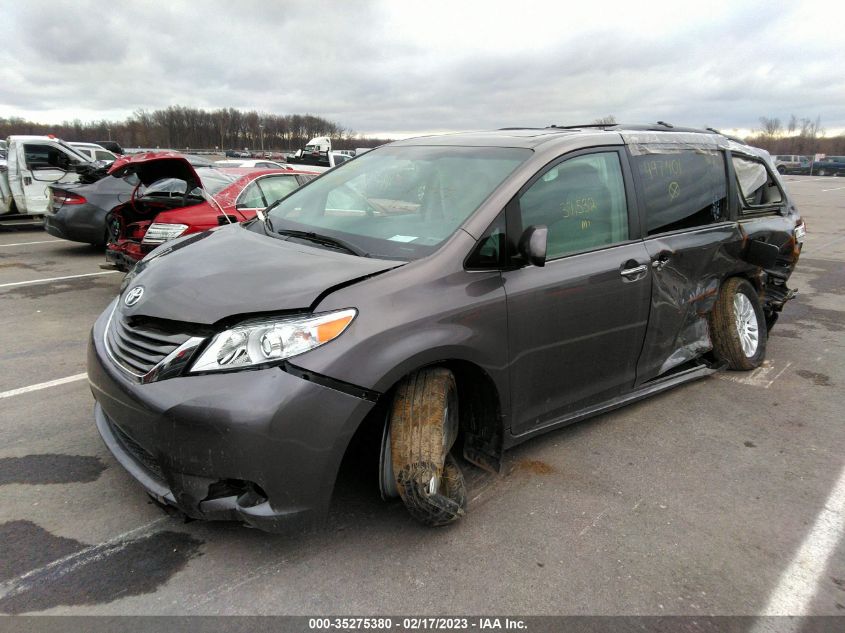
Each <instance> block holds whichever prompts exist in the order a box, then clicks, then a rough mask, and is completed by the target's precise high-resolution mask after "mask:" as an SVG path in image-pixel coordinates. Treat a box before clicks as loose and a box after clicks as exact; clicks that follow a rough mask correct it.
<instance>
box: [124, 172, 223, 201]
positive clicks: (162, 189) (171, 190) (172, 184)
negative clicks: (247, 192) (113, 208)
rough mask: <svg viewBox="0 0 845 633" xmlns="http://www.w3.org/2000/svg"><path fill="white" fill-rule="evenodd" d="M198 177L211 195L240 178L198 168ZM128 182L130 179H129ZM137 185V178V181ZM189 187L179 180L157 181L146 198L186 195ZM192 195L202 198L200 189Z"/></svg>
mask: <svg viewBox="0 0 845 633" xmlns="http://www.w3.org/2000/svg"><path fill="white" fill-rule="evenodd" d="M197 175H198V176H199V177H200V180H201V181H202V186H203V187H204V188H205V190H206V191H207V192H208V193H210V194H211V195H214V194H216V193H217V192H219V191H221V190H222V189H223V188H224V187H228V186H229V185H231V184H232V183H233V182H235V180H237V179H238V178H239V176H234V175H230V174H224V173H223V172H221V171H217V170H216V169H206V168H198V169H197ZM127 181H128V179H127ZM135 183H137V177H136V179H135ZM187 187H188V184H187V183H186V182H185V181H184V180H180V179H179V178H163V179H162V180H157V181H156V182H154V183H153V184H151V185H150V186H149V187H148V188H147V189H146V190H145V191H144V195H145V196H161V195H166V196H170V195H171V194H179V195H184V194H185V189H186V188H187ZM190 195H193V196H197V197H202V194H201V193H200V190H199V188H198V187H197V188H195V189H194V190H193V191H191V192H190Z"/></svg>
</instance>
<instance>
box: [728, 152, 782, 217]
mask: <svg viewBox="0 0 845 633" xmlns="http://www.w3.org/2000/svg"><path fill="white" fill-rule="evenodd" d="M732 162H733V167H734V173H736V181H737V185H738V186H739V195H740V198H741V200H742V206H743V212H744V213H754V212H757V211H759V209H758V208H755V207H767V206H771V205H774V204H779V203H780V202H782V201H783V194H781V191H780V188H779V187H778V186H777V183H775V180H774V178H773V177H772V176H771V174H769V171H768V170H767V169H766V166H765V165H764V164H763V163H762V162H761V161H758V160H753V159H750V158H743V157H741V156H734V157H733V159H732Z"/></svg>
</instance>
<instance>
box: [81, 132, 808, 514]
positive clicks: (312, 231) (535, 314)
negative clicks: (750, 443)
mask: <svg viewBox="0 0 845 633" xmlns="http://www.w3.org/2000/svg"><path fill="white" fill-rule="evenodd" d="M769 165H770V162H769V157H768V154H767V153H765V152H763V151H762V150H756V149H754V148H752V147H749V146H748V145H744V144H742V143H740V142H737V141H735V140H733V139H729V138H726V137H724V136H721V135H719V134H715V133H710V132H706V131H700V130H690V129H679V128H670V127H669V126H666V125H665V124H663V125H656V126H641V127H638V126H621V125H620V126H617V125H612V126H605V129H593V128H591V127H590V126H586V127H584V128H576V129H566V128H544V129H508V130H500V131H494V132H489V133H473V134H455V135H446V136H440V137H425V138H420V139H408V140H403V141H398V142H395V143H392V144H390V145H385V146H382V147H380V148H378V149H374V150H372V151H370V152H367V153H366V154H364V155H363V156H360V157H358V158H356V159H355V160H353V161H350V162H349V163H348V164H344V165H341V166H339V167H337V168H336V169H334V170H332V171H330V172H327V173H325V174H324V175H322V176H321V177H319V178H317V179H315V180H313V181H311V182H310V183H308V184H306V185H305V186H303V187H301V188H300V189H298V190H296V191H294V192H293V193H291V194H290V195H288V196H287V197H285V198H283V199H282V200H281V201H279V202H277V203H275V204H273V205H271V206H270V207H269V208H268V209H266V210H265V211H264V212H263V213H262V214H260V216H259V218H257V219H256V220H254V221H252V222H250V223H246V224H233V225H229V226H223V227H216V228H215V229H214V230H210V231H206V232H204V233H198V234H194V235H191V236H188V237H185V238H180V239H176V240H173V241H170V242H167V243H166V244H164V245H162V246H160V247H158V248H157V249H156V250H154V251H152V252H151V253H150V254H149V255H147V256H146V257H145V258H144V259H143V260H142V261H141V262H139V264H138V265H137V266H136V267H135V269H134V270H133V271H132V272H131V273H130V274H129V275H128V276H127V278H126V279H125V281H124V284H123V287H122V289H121V293H120V295H119V296H118V297H116V298H115V300H114V301H113V302H112V303H111V305H109V306H108V308H107V309H106V310H105V311H104V312H103V314H102V315H101V316H100V318H99V319H98V320H97V322H96V323H95V324H94V327H93V330H92V334H91V340H90V343H89V352H88V379H89V381H90V384H91V389H92V391H93V394H94V397H95V399H96V405H95V419H96V424H97V427H98V429H99V432H100V434H101V435H102V437H103V440H104V441H105V443H106V445H107V446H108V448H109V449H110V450H111V452H112V453H113V454H114V456H115V457H116V458H117V460H118V461H119V462H120V463H121V464H122V465H123V466H124V467H125V468H126V469H127V470H128V471H129V472H130V473H131V474H132V475H133V476H134V477H135V478H136V479H137V480H138V481H139V482H140V484H141V485H142V486H143V487H144V488H145V489H146V491H147V492H148V493H149V494H150V495H152V496H153V497H154V498H155V499H156V500H158V501H159V502H161V503H164V504H168V505H170V506H175V507H176V508H179V509H180V510H181V511H182V512H184V513H185V514H187V515H189V516H191V517H194V518H202V519H235V520H239V521H244V522H246V523H248V524H250V525H253V526H257V527H260V528H263V529H267V530H283V529H287V528H290V527H291V526H299V525H302V524H304V523H311V522H312V521H314V520H316V519H319V518H320V517H321V516H323V515H324V514H325V512H326V510H327V509H328V506H329V502H330V499H331V496H332V490H333V488H334V484H335V479H336V477H337V474H338V468H339V465H340V463H341V461H342V459H343V458H344V456H345V455H346V454H347V451H348V450H352V449H351V448H350V447H351V446H354V445H357V444H358V441H357V440H359V439H360V440H363V439H366V438H367V437H373V438H374V439H375V444H374V445H373V446H372V448H373V449H374V451H373V453H372V454H373V459H372V462H371V464H370V465H371V469H372V471H373V474H374V475H377V476H378V477H377V479H378V481H379V485H380V488H381V493H382V494H383V496H384V497H385V498H391V497H399V498H401V500H402V501H403V502H404V504H405V506H406V507H407V509H408V510H409V512H410V513H411V515H413V516H414V517H415V518H416V519H418V520H419V521H421V522H422V523H425V524H427V525H442V524H446V523H449V522H452V521H454V520H455V519H457V518H458V517H460V516H462V515H463V514H464V513H465V511H466V507H467V493H466V487H465V483H464V477H463V469H466V468H470V467H471V466H469V464H474V465H476V466H478V467H481V468H486V469H490V470H493V471H499V470H500V469H501V467H502V463H503V451H504V450H506V449H507V448H509V447H512V446H514V445H516V444H518V443H520V442H522V441H524V440H526V439H528V438H531V437H534V436H536V435H538V434H541V433H544V432H547V431H549V430H552V429H556V428H560V427H561V426H564V425H567V424H571V423H573V422H576V421H578V420H581V419H584V418H587V417H590V416H594V415H596V414H599V413H602V412H605V411H609V410H611V409H615V408H618V407H620V406H622V405H625V404H628V403H631V402H634V401H636V400H639V399H642V398H645V397H647V396H650V395H652V394H655V393H659V392H661V391H664V390H666V389H670V388H672V387H676V386H678V385H681V384H684V383H686V382H689V381H691V380H695V379H698V378H701V377H703V376H706V375H709V374H712V373H713V372H716V371H719V370H722V369H731V370H750V369H754V368H755V367H759V366H760V364H761V363H762V362H763V359H764V358H765V354H766V346H767V335H768V331H769V330H770V329H771V327H773V326H774V324H775V321H776V320H777V317H778V314H779V312H780V311H781V309H782V308H783V307H784V304H785V303H786V302H787V301H788V300H789V299H790V298H791V297H792V295H793V291H792V290H790V289H789V288H788V286H787V281H788V279H789V276H790V274H791V273H792V271H793V269H794V267H795V264H796V262H797V260H798V257H799V254H800V250H801V244H802V239H803V236H804V225H803V222H802V221H801V219H800V217H799V216H798V213H797V210H796V208H795V206H794V204H793V203H792V202H791V200H790V199H789V196H788V194H787V192H786V191H785V190H784V188H783V186H782V185H781V182H780V179H779V176H778V175H777V173H776V172H774V171H773V170H772V169H771V168H770V166H769ZM353 437H354V438H356V442H352V441H351V440H352V438H353ZM461 457H463V459H464V460H466V461H464V462H461V461H460V458H461ZM375 479H376V477H374V480H375Z"/></svg>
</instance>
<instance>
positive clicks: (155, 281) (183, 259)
mask: <svg viewBox="0 0 845 633" xmlns="http://www.w3.org/2000/svg"><path fill="white" fill-rule="evenodd" d="M161 248H162V249H163V250H162V251H160V253H162V254H161V255H158V256H155V255H154V256H153V257H152V258H151V259H150V260H147V261H144V262H141V263H140V264H139V265H138V267H139V268H140V269H141V272H140V273H138V274H137V275H136V276H135V277H134V278H133V279H131V281H129V283H127V284H125V287H126V290H130V289H132V288H135V287H137V286H143V288H144V293H143V295H142V297H141V299H140V300H139V301H138V302H137V303H136V304H135V305H133V306H132V307H127V306H126V305H125V304H124V302H123V300H121V301H120V302H119V304H118V305H119V307H120V310H121V311H122V313H123V314H124V315H125V316H127V317H129V316H147V317H153V318H159V319H169V320H173V321H182V322H189V323H196V324H202V325H210V324H213V323H217V322H218V321H220V320H222V319H225V318H227V317H232V316H235V315H249V314H254V313H272V312H282V311H289V310H307V309H308V308H309V307H310V306H311V305H312V304H313V303H314V302H315V301H316V300H317V298H318V297H319V296H320V295H321V294H323V293H324V292H325V291H326V290H328V289H330V288H332V287H333V286H337V285H338V284H348V283H349V282H351V281H354V280H356V279H360V278H362V277H368V276H371V275H374V274H377V273H380V272H384V271H386V270H390V269H391V268H396V267H397V266H400V265H402V262H397V261H392V260H384V259H371V258H368V257H355V256H354V255H347V254H345V253H340V252H334V251H331V250H326V249H323V248H319V247H316V246H315V247H312V246H309V245H305V244H299V243H294V242H291V241H287V240H284V239H276V238H274V237H270V236H268V235H265V234H264V233H263V232H262V231H261V230H260V229H258V228H257V227H252V228H251V227H245V226H243V225H240V224H233V225H231V226H226V227H224V228H222V229H218V230H214V231H210V232H205V233H198V234H195V235H191V236H189V237H187V238H185V239H184V240H176V241H174V242H173V243H169V244H167V245H165V246H163V247H161ZM130 275H132V273H130ZM123 296H125V293H124V295H123ZM350 307H354V306H350Z"/></svg>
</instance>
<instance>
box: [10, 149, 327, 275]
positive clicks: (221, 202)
mask: <svg viewBox="0 0 845 633" xmlns="http://www.w3.org/2000/svg"><path fill="white" fill-rule="evenodd" d="M7 144H8V157H7V159H6V160H5V165H0V169H2V171H0V195H2V200H0V218H4V217H8V218H13V217H16V216H28V217H39V216H43V220H44V228H45V230H46V231H47V232H48V233H49V234H51V235H53V236H55V237H60V238H63V239H67V240H71V241H75V242H85V243H89V244H92V245H95V246H105V247H106V259H107V261H108V262H109V265H111V266H113V267H115V268H117V269H119V270H123V271H128V270H129V269H130V268H131V267H132V266H134V264H135V262H137V261H139V260H140V259H142V258H143V257H144V256H145V255H146V254H147V253H148V252H150V251H151V250H152V249H153V248H155V247H156V246H158V245H160V244H162V243H164V242H166V241H168V240H171V239H174V238H176V237H180V236H182V235H188V234H191V233H198V232H201V231H205V230H208V229H211V228H214V227H216V226H221V225H224V224H230V223H233V222H244V221H247V220H251V219H252V218H254V217H255V215H256V212H257V211H258V210H259V209H264V208H266V207H267V206H269V205H270V204H272V203H273V202H275V201H276V200H279V199H281V198H283V197H284V196H285V195H287V194H288V193H290V192H291V191H293V190H294V189H296V188H297V187H299V186H300V185H302V184H305V183H306V182H307V181H308V180H310V179H312V178H314V177H315V176H316V175H317V174H318V171H321V170H318V169H313V168H310V167H308V166H302V167H301V168H299V169H294V168H293V167H292V166H290V165H285V164H271V163H269V162H267V163H266V165H265V164H256V165H243V166H237V167H230V166H229V165H228V164H226V163H225V162H224V161H220V165H219V166H218V165H217V164H212V163H210V162H209V161H208V160H206V159H204V158H201V157H195V156H186V155H183V154H179V153H176V152H169V151H167V152H146V153H140V154H133V155H127V156H120V157H116V156H114V155H113V154H112V155H111V156H112V157H113V158H111V157H110V158H107V157H105V156H103V157H100V159H99V160H91V159H92V158H95V159H96V158H97V157H98V156H97V154H95V153H93V152H91V153H88V152H86V153H83V151H85V150H89V148H81V147H79V148H78V147H75V146H74V144H69V143H65V142H64V141H62V140H60V139H57V138H55V137H52V136H46V137H35V136H33V137H14V136H13V137H10V138H9V139H8V141H7ZM102 151H105V150H102ZM104 159H105V160H104ZM271 165H275V166H271Z"/></svg>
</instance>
